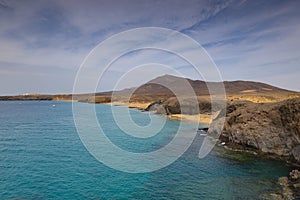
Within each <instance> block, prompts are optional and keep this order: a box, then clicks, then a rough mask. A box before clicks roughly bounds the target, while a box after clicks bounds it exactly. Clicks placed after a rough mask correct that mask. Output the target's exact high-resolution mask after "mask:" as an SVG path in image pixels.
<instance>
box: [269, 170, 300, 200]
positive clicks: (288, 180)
mask: <svg viewBox="0 0 300 200" xmlns="http://www.w3.org/2000/svg"><path fill="white" fill-rule="evenodd" d="M278 183H279V185H280V186H281V188H282V189H281V192H280V193H277V194H271V195H272V197H274V198H272V199H276V200H293V199H300V172H299V171H298V170H293V171H291V172H290V174H289V176H288V177H281V178H279V179H278Z"/></svg>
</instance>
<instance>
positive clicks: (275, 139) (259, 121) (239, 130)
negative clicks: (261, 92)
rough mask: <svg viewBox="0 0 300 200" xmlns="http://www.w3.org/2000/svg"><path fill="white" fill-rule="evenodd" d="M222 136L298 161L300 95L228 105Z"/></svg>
mask: <svg viewBox="0 0 300 200" xmlns="http://www.w3.org/2000/svg"><path fill="white" fill-rule="evenodd" d="M222 138H223V140H226V141H227V142H231V143H235V144H239V145H242V146H244V147H247V148H253V149H256V150H258V151H261V152H264V153H270V154H275V155H277V156H282V157H286V158H288V159H291V160H292V161H295V162H298V163H299V164H300V98H297V99H289V100H286V101H282V102H278V103H265V104H258V103H252V102H248V101H237V102H234V103H232V104H230V105H229V106H228V109H227V117H226V122H225V126H224V131H223V134H222Z"/></svg>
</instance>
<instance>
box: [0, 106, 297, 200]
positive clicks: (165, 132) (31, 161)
mask: <svg viewBox="0 0 300 200" xmlns="http://www.w3.org/2000/svg"><path fill="white" fill-rule="evenodd" d="M76 104H80V105H82V106H85V105H87V104H85V103H76ZM94 106H95V111H96V116H97V117H98V119H99V120H100V121H101V120H102V121H103V122H104V123H102V126H103V129H104V130H105V133H106V134H107V137H108V138H109V139H110V140H111V141H112V142H113V143H114V144H115V145H117V146H119V147H120V148H122V149H124V150H127V151H131V152H139V151H141V152H151V151H154V150H157V149H159V148H162V147H163V146H164V145H167V144H168V143H169V142H170V141H171V140H172V138H173V137H174V135H175V134H176V130H177V129H178V126H179V124H180V122H179V121H177V120H171V119H167V120H166V123H165V124H164V127H163V128H162V129H161V131H160V132H159V133H158V134H156V135H154V136H152V137H148V138H134V137H132V136H129V135H127V134H124V133H122V130H121V129H120V128H119V127H118V125H117V123H116V122H114V120H113V119H114V118H113V115H112V111H111V106H110V105H101V104H97V105H94ZM118 109H120V110H121V111H122V109H127V108H125V107H118ZM130 115H131V116H132V119H133V120H135V121H136V123H139V124H140V125H147V123H149V113H147V112H142V111H139V110H136V109H130ZM155 117H156V118H158V119H159V118H163V116H158V115H157V116H155ZM164 119H165V118H164ZM162 120H163V119H162ZM184 123H185V122H184ZM188 126H189V125H188V122H187V124H186V127H188ZM199 141H201V140H200V139H199V138H198V137H196V138H194V141H193V143H192V145H191V146H190V147H189V148H188V149H187V150H186V151H185V152H184V153H183V155H182V156H181V157H179V158H178V159H177V160H175V161H174V162H173V163H171V164H170V165H168V166H165V167H163V168H161V169H158V170H155V171H152V172H147V173H128V172H124V171H119V170H117V169H114V168H111V167H109V166H107V165H106V164H104V163H102V162H100V161H98V160H97V159H96V158H95V157H94V156H93V155H92V154H91V153H90V152H89V150H88V149H86V147H85V145H84V144H83V142H82V141H81V139H80V136H79V134H78V132H77V129H76V126H75V122H74V119H73V113H72V103H71V102H62V101H1V102H0V199H18V200H19V199H243V200H244V199H264V198H266V197H268V195H269V194H271V193H276V192H278V191H279V190H280V186H279V185H278V183H277V180H278V178H279V177H281V176H287V175H288V173H289V171H290V170H291V169H292V167H291V166H289V165H287V164H286V163H285V162H283V161H279V160H273V159H267V158H262V157H259V156H256V155H251V154H246V153H241V152H233V151H228V150H226V149H224V148H223V147H217V146H216V147H215V148H214V149H213V150H212V151H211V152H210V153H209V154H208V155H207V156H206V157H204V158H202V159H200V158H199V157H198V152H199ZM111 159H115V158H114V156H113V155H112V156H111Z"/></svg>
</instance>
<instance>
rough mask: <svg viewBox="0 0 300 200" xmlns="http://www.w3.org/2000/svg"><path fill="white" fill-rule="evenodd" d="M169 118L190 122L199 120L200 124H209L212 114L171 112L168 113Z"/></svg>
mask: <svg viewBox="0 0 300 200" xmlns="http://www.w3.org/2000/svg"><path fill="white" fill-rule="evenodd" d="M168 117H169V118H171V119H178V120H184V121H190V122H199V123H202V124H210V123H211V120H212V115H209V114H198V115H185V114H172V115H168Z"/></svg>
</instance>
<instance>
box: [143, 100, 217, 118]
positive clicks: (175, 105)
mask: <svg viewBox="0 0 300 200" xmlns="http://www.w3.org/2000/svg"><path fill="white" fill-rule="evenodd" d="M197 107H198V108H197ZM146 110H147V111H152V112H155V113H158V114H187V115H194V114H199V112H200V113H210V112H211V103H210V101H208V100H205V99H199V98H198V99H195V98H182V99H181V100H180V101H179V100H178V98H177V97H170V98H168V99H167V100H165V101H156V102H153V103H151V104H150V105H149V106H148V108H146Z"/></svg>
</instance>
